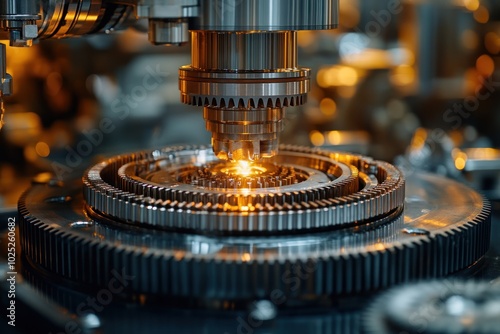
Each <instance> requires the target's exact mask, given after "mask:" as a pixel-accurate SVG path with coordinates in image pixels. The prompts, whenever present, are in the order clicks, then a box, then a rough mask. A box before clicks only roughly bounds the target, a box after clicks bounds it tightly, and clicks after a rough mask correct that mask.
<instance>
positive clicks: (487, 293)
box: [363, 280, 500, 334]
mask: <svg viewBox="0 0 500 334" xmlns="http://www.w3.org/2000/svg"><path fill="white" fill-rule="evenodd" d="M363 325H364V329H365V330H364V332H365V333H374V334H375V333H377V334H381V333H382V334H384V333H385V334H390V333H430V334H437V333H439V334H448V333H450V334H451V333H477V334H485V333H498V331H499V329H500V286H495V285H491V284H489V283H487V282H476V281H457V280H455V281H446V280H443V281H430V282H421V283H416V284H411V285H406V286H403V287H398V288H394V289H392V290H390V291H389V292H387V293H384V294H383V295H382V296H381V297H379V298H378V299H377V300H376V301H375V302H374V303H373V304H372V305H371V306H370V307H369V308H368V310H367V312H366V314H365V316H364V318H363Z"/></svg>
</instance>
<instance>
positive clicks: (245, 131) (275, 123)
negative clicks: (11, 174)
mask: <svg viewBox="0 0 500 334" xmlns="http://www.w3.org/2000/svg"><path fill="white" fill-rule="evenodd" d="M203 118H204V119H205V121H206V129H207V130H208V131H210V132H211V133H212V147H213V151H214V153H215V155H216V156H217V157H219V158H221V159H225V160H249V161H252V160H258V159H259V158H271V157H273V156H274V155H276V154H277V153H278V152H277V151H276V148H277V147H278V145H279V144H278V135H279V133H280V132H281V131H282V130H283V128H284V124H283V122H284V121H283V119H284V118H285V110H284V109H283V108H231V109H225V108H211V107H205V108H204V109H203Z"/></svg>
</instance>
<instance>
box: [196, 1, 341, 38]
mask: <svg viewBox="0 0 500 334" xmlns="http://www.w3.org/2000/svg"><path fill="white" fill-rule="evenodd" d="M337 25H338V0H245V1H241V0H201V2H200V19H199V23H198V24H196V25H195V26H194V30H217V31H248V30H262V31H281V30H326V29H334V28H336V27H337Z"/></svg>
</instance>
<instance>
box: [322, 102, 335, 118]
mask: <svg viewBox="0 0 500 334" xmlns="http://www.w3.org/2000/svg"><path fill="white" fill-rule="evenodd" d="M319 109H320V110H321V112H322V113H323V114H324V115H326V116H334V115H335V113H336V112H337V104H336V103H335V101H334V100H332V99H329V98H325V99H323V100H321V102H320V104H319Z"/></svg>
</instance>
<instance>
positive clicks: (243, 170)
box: [236, 160, 252, 176]
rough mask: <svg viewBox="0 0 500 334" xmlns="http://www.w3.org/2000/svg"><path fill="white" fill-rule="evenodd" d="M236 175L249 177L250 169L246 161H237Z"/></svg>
mask: <svg viewBox="0 0 500 334" xmlns="http://www.w3.org/2000/svg"><path fill="white" fill-rule="evenodd" d="M237 168H238V169H237V171H236V173H237V174H238V175H241V176H249V175H250V174H252V169H251V168H250V162H248V161H246V160H240V161H238V167H237Z"/></svg>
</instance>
